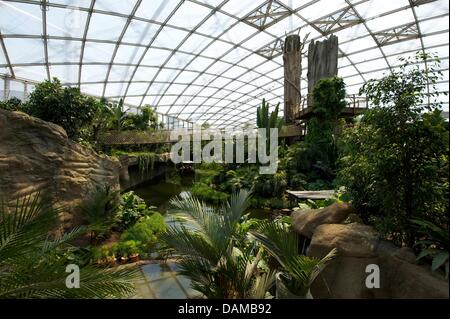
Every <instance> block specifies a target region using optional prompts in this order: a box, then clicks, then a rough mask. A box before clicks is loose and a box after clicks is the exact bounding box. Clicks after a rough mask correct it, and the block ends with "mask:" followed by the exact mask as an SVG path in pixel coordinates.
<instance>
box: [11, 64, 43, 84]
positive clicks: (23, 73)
mask: <svg viewBox="0 0 450 319" xmlns="http://www.w3.org/2000/svg"><path fill="white" fill-rule="evenodd" d="M14 73H15V75H16V77H18V78H23V79H27V80H32V81H38V82H41V81H45V80H47V71H46V69H45V67H44V66H27V67H15V68H14Z"/></svg>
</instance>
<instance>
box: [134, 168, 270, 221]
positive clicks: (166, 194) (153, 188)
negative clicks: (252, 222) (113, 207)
mask: <svg viewBox="0 0 450 319" xmlns="http://www.w3.org/2000/svg"><path fill="white" fill-rule="evenodd" d="M194 182H195V174H194V173H192V174H183V175H182V176H180V175H179V174H178V173H177V172H176V170H175V169H174V168H169V169H168V170H167V172H166V174H165V176H161V177H159V178H155V179H152V180H150V181H148V182H145V183H143V184H140V185H138V186H137V187H135V188H133V189H132V190H133V191H134V192H135V193H136V195H138V196H139V197H141V198H142V199H144V200H145V203H146V204H147V205H149V206H155V207H156V209H155V210H156V211H158V212H160V213H161V214H166V213H167V212H168V203H169V200H170V199H171V198H173V197H175V196H182V195H183V193H184V192H186V193H189V191H190V189H191V187H192V185H193V184H194ZM270 212H271V211H270V210H268V209H264V208H252V209H249V210H248V213H250V217H252V218H259V219H263V218H267V217H268V216H269V215H270Z"/></svg>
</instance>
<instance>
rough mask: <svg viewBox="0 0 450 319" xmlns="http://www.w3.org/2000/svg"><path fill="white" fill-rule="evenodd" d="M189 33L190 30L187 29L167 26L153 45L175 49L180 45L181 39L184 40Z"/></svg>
mask: <svg viewBox="0 0 450 319" xmlns="http://www.w3.org/2000/svg"><path fill="white" fill-rule="evenodd" d="M187 35H188V32H186V31H183V30H179V29H174V28H171V27H167V26H166V27H164V28H163V29H162V31H161V33H160V34H159V35H158V37H157V38H156V40H155V42H154V43H153V46H155V47H161V48H168V49H175V48H176V47H178V46H179V45H180V43H181V41H183V40H184V38H185V37H186V36H187Z"/></svg>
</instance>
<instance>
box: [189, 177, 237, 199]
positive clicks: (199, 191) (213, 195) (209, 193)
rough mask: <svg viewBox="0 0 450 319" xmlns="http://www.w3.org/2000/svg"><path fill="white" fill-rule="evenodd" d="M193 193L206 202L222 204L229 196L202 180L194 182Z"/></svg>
mask: <svg viewBox="0 0 450 319" xmlns="http://www.w3.org/2000/svg"><path fill="white" fill-rule="evenodd" d="M191 193H192V194H193V195H194V196H196V197H198V198H200V199H202V200H204V201H206V202H210V203H214V204H220V203H221V202H223V201H225V200H227V199H228V198H229V195H228V194H227V193H224V192H220V191H217V190H215V189H213V188H211V187H210V186H208V185H207V184H205V183H202V182H196V183H194V185H193V186H192V188H191Z"/></svg>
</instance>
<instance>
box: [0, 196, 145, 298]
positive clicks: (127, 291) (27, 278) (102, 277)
mask: <svg viewBox="0 0 450 319" xmlns="http://www.w3.org/2000/svg"><path fill="white" fill-rule="evenodd" d="M57 216H58V211H57V210H55V209H53V208H52V205H50V203H49V201H47V200H45V199H43V197H41V196H40V195H39V194H35V196H32V195H29V196H27V197H25V198H23V199H22V200H17V201H16V204H15V205H14V206H12V207H11V206H8V205H7V204H6V202H2V203H1V204H0V274H1V276H0V298H88V299H91V298H120V297H125V296H129V295H131V294H132V293H134V285H133V280H135V279H137V276H138V272H137V271H136V270H130V269H108V270H105V269H103V268H99V267H95V266H92V265H85V266H84V265H80V286H79V288H78V289H69V288H67V286H66V278H67V276H68V273H67V272H66V266H67V265H68V264H71V263H72V261H70V260H68V259H66V258H65V255H66V254H67V252H69V251H71V249H72V247H73V246H71V245H70V242H72V241H73V240H74V239H75V238H76V237H77V236H79V235H80V234H81V233H83V229H81V228H77V229H74V230H72V231H71V232H69V233H65V234H63V235H62V236H61V237H56V238H52V236H50V235H49V233H50V232H51V231H53V230H54V227H55V226H56V221H57Z"/></svg>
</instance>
